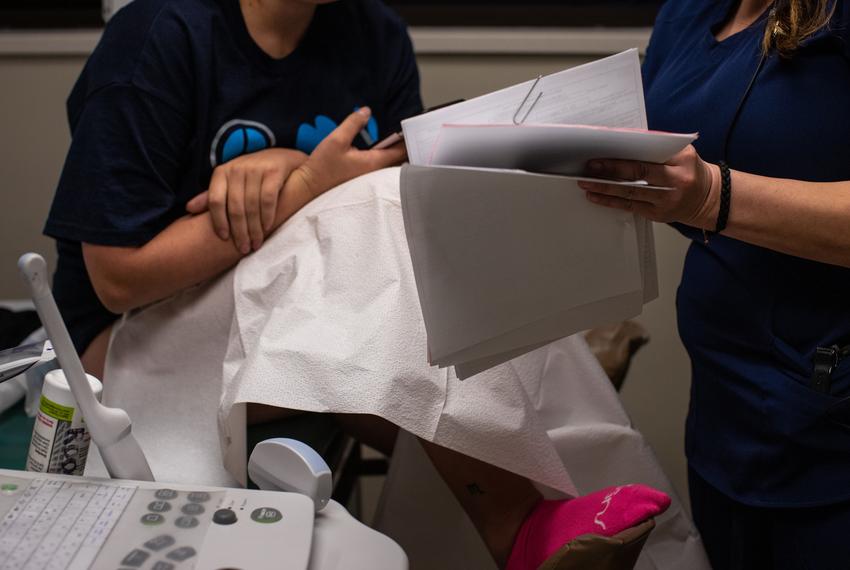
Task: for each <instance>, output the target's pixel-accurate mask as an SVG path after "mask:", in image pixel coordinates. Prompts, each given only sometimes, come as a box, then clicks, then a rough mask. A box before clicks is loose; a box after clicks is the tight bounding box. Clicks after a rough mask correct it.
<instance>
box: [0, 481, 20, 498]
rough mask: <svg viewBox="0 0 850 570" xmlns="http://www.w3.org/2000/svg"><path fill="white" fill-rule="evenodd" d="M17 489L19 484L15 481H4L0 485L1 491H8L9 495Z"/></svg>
mask: <svg viewBox="0 0 850 570" xmlns="http://www.w3.org/2000/svg"><path fill="white" fill-rule="evenodd" d="M17 490H18V486H17V485H15V484H14V483H3V484H2V485H0V491H2V492H3V493H6V494H7V495H11V494H12V493H14V492H15V491H17Z"/></svg>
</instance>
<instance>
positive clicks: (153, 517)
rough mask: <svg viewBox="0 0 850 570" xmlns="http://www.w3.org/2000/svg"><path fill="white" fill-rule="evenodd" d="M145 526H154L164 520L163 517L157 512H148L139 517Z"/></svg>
mask: <svg viewBox="0 0 850 570" xmlns="http://www.w3.org/2000/svg"><path fill="white" fill-rule="evenodd" d="M141 521H142V524H143V525H145V526H155V525H158V524H162V523H164V522H165V517H164V516H162V515H160V514H157V513H148V514H146V515H144V516H143V517H142V518H141Z"/></svg>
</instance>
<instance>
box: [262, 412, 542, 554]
mask: <svg viewBox="0 0 850 570" xmlns="http://www.w3.org/2000/svg"><path fill="white" fill-rule="evenodd" d="M297 413H301V412H297V411H294V410H286V409H282V408H273V407H271V406H261V405H258V404H251V405H249V407H248V423H255V422H257V421H270V420H277V419H284V418H286V417H290V416H292V415H293V414H297ZM334 417H335V418H336V420H337V421H338V422H339V424H340V426H341V427H342V428H343V430H344V431H345V432H346V433H348V434H350V435H351V436H352V437H354V438H355V439H357V440H358V441H360V442H361V443H365V444H366V445H368V446H370V447H373V448H375V449H377V450H378V451H380V452H382V453H384V454H385V455H387V456H389V455H392V450H393V446H394V445H395V439H396V437H397V435H398V427H397V426H396V425H394V424H392V423H391V422H388V421H387V420H385V419H383V418H379V417H378V416H373V415H366V414H334ZM252 420H253V421H252ZM420 442H421V443H422V446H423V448H424V449H425V452H426V453H427V454H428V457H429V458H430V459H431V463H433V465H434V467H435V468H436V469H437V472H438V473H439V474H440V476H441V477H442V478H443V480H444V481H445V482H446V484H447V485H448V486H449V489H451V491H452V493H453V494H454V495H455V497H456V498H457V500H458V502H460V505H461V507H462V508H463V510H464V511H466V514H467V515H468V516H469V518H470V520H471V521H472V523H473V524H474V525H475V528H476V529H477V530H478V534H479V535H481V538H482V539H483V540H484V543H485V544H486V545H487V548H488V549H489V550H490V553H491V554H492V556H493V558H494V559H495V560H496V562H497V563H498V565H499V566H500V567H504V565H505V563H506V561H507V558H508V556H509V555H510V553H511V548H512V547H513V544H514V539H515V537H516V534H517V532H518V531H519V528H520V526H522V523H523V521H524V520H525V518H526V517H527V516H528V513H529V512H530V511H531V509H532V508H534V506H535V505H536V504H537V503H538V502H539V501H540V499H541V496H540V493H539V492H538V491H537V489H536V488H535V487H534V485H532V484H531V483H530V482H529V481H528V479H526V478H524V477H521V476H519V475H516V474H514V473H511V472H509V471H505V470H504V469H499V468H498V467H495V466H493V465H490V464H489V463H485V462H483V461H479V460H477V459H473V458H471V457H468V456H466V455H463V454H461V453H458V452H456V451H452V450H450V449H448V448H445V447H440V446H438V445H435V444H433V443H431V442H428V441H424V440H420Z"/></svg>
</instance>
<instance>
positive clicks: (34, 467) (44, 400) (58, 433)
mask: <svg viewBox="0 0 850 570" xmlns="http://www.w3.org/2000/svg"><path fill="white" fill-rule="evenodd" d="M86 377H87V378H88V381H89V384H90V385H91V388H92V391H93V392H94V394H95V397H96V398H97V399H98V400H100V395H101V393H102V391H103V385H102V384H101V383H100V380H98V379H97V378H95V377H94V376H91V375H90V374H86ZM90 442H91V435H90V434H89V431H88V429H86V424H85V422H84V421H83V418H82V415H81V414H80V411H79V409H78V408H77V403H76V401H75V400H74V396H73V395H72V394H71V388H70V386H68V381H67V380H66V379H65V374H64V373H63V372H62V370H51V371H50V372H48V373H47V375H46V376H45V377H44V388H43V389H42V391H41V400H40V402H39V407H38V413H37V414H36V416H35V425H34V426H33V430H32V439H31V440H30V449H29V455H28V456H27V471H36V472H41V473H45V472H46V473H61V474H63V475H82V474H83V470H84V469H85V466H86V457H87V456H88V452H89V443H90Z"/></svg>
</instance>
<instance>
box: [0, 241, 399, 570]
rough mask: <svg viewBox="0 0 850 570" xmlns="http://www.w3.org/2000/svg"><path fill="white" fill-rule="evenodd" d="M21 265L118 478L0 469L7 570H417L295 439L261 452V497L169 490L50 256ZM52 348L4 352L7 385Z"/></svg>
mask: <svg viewBox="0 0 850 570" xmlns="http://www.w3.org/2000/svg"><path fill="white" fill-rule="evenodd" d="M18 266H19V268H20V270H21V272H22V274H23V275H24V278H25V281H26V282H27V284H28V286H29V288H30V292H31V295H32V298H33V301H34V303H35V306H36V310H37V311H38V314H39V317H40V318H41V321H42V324H43V325H44V327H45V329H46V331H47V335H48V338H49V339H50V342H51V343H52V346H53V350H54V351H55V355H56V358H57V359H58V360H59V364H60V366H61V368H62V370H63V371H64V373H65V376H66V378H67V380H68V383H69V384H70V387H71V391H72V393H73V395H74V399H75V400H76V402H77V405H78V409H79V410H80V411H81V413H82V415H83V417H84V418H85V421H86V425H87V427H88V429H89V431H90V432H91V438H92V441H93V442H94V443H95V444H96V445H97V447H98V451H99V452H100V455H101V457H102V459H103V462H104V464H105V466H106V469H107V471H108V472H109V475H110V477H111V479H99V478H92V477H74V476H67V475H54V474H49V473H33V472H27V471H12V470H8V469H0V570H22V569H25V570H29V569H57V570H59V569H74V570H77V569H85V568H94V569H110V570H115V569H151V570H178V569H189V568H197V569H201V570H206V569H243V570H252V569H258V570H265V569H269V570H271V569H276V570H283V569H291V570H305V569H310V570H336V569H342V568H345V569H349V570H358V569H363V570H366V569H369V570H377V569H386V570H405V569H406V568H407V567H408V561H407V557H406V555H405V554H404V552H403V551H402V549H401V548H400V547H399V546H398V545H397V544H396V543H395V542H393V541H392V540H391V539H389V538H387V537H386V536H384V535H382V534H379V533H378V532H376V531H374V530H372V529H370V528H368V527H367V526H365V525H363V524H361V523H360V522H358V521H357V520H355V519H354V518H353V517H352V516H351V515H350V514H349V513H348V512H347V511H346V510H345V509H344V508H343V507H342V506H341V505H340V504H338V503H336V502H335V501H333V500H330V492H331V473H330V469H329V468H328V466H327V464H326V463H325V462H324V460H322V458H321V457H320V456H319V455H318V454H317V453H316V452H315V451H314V450H313V449H312V448H310V447H308V446H306V445H305V444H303V443H301V442H298V441H294V440H290V439H283V438H277V439H271V440H266V441H264V442H262V443H260V444H259V445H257V446H256V447H255V448H254V451H253V452H252V454H251V458H250V460H249V465H248V472H249V474H250V476H251V479H252V480H253V481H254V482H255V483H256V484H257V485H258V486H259V487H260V490H249V489H236V488H224V487H209V486H201V485H183V484H179V485H178V484H170V483H157V482H155V481H154V480H153V474H152V473H151V469H150V467H149V465H148V462H147V460H146V458H145V455H144V453H143V451H142V449H141V447H140V446H139V444H138V442H137V441H136V439H135V438H134V437H133V434H132V430H131V422H130V418H129V416H128V415H127V413H126V412H124V411H123V410H121V409H118V408H109V407H106V406H104V405H102V404H101V403H100V402H99V401H98V400H97V399H96V398H95V396H94V394H93V393H92V392H91V389H90V387H89V383H88V382H87V380H86V377H85V373H84V371H83V367H82V364H81V363H80V360H79V358H78V357H77V354H76V351H75V350H74V347H73V345H72V343H71V340H70V337H69V336H68V332H67V329H66V328H65V324H64V322H63V321H62V319H61V317H60V315H59V311H58V309H57V307H56V303H55V301H54V299H53V296H52V294H51V292H50V289H49V287H48V284H47V266H46V264H45V262H44V259H42V258H41V257H40V256H38V255H36V254H26V255H24V256H23V257H21V259H20V261H19V263H18ZM45 352H49V351H42V350H41V349H40V348H39V349H36V350H35V352H34V353H30V352H27V351H26V350H19V349H12V350H10V351H5V352H3V353H0V382H2V381H4V380H6V379H8V378H11V377H12V376H14V375H16V374H19V373H21V372H22V371H24V370H26V368H28V367H29V366H32V365H33V364H35V363H36V362H38V361H39V360H40V358H42V357H43V354H44V353H45Z"/></svg>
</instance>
